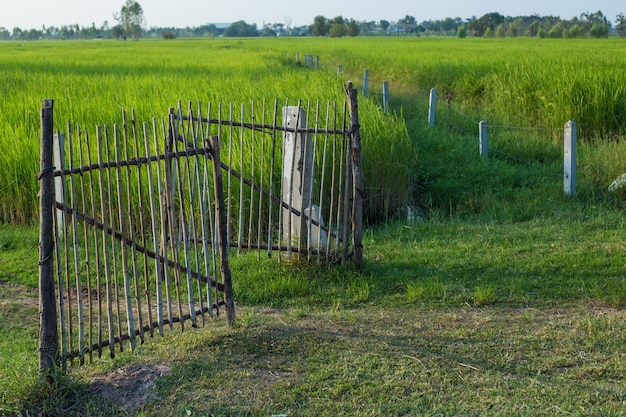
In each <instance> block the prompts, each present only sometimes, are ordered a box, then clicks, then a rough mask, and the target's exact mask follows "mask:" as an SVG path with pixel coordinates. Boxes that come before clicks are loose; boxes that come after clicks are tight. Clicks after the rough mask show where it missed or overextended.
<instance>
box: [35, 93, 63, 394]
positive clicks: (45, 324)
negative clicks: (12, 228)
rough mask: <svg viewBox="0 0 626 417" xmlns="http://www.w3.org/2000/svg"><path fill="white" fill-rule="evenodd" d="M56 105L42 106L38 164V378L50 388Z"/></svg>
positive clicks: (55, 347) (54, 343) (54, 354)
mask: <svg viewBox="0 0 626 417" xmlns="http://www.w3.org/2000/svg"><path fill="white" fill-rule="evenodd" d="M53 109H54V101H53V100H52V99H46V100H43V102H42V105H41V138H40V143H41V145H40V147H41V149H40V162H39V169H40V172H39V181H40V193H39V210H40V211H39V375H40V376H41V377H43V378H44V379H45V381H46V382H47V383H49V384H52V383H53V382H54V380H55V377H54V367H55V365H56V361H57V359H58V354H59V334H58V328H57V309H56V294H55V291H54V262H53V260H54V257H53V255H54V230H53V229H54V227H53V223H54V219H53V216H54V213H53V212H54V210H55V208H54V202H55V197H54V167H53V166H52V140H53V130H54V117H53Z"/></svg>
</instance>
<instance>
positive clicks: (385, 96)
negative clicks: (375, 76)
mask: <svg viewBox="0 0 626 417" xmlns="http://www.w3.org/2000/svg"><path fill="white" fill-rule="evenodd" d="M388 106H389V83H388V82H387V81H383V112H385V113H387V107H388Z"/></svg>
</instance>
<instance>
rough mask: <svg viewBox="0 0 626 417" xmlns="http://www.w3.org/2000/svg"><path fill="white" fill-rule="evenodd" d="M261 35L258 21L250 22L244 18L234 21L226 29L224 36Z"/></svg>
mask: <svg viewBox="0 0 626 417" xmlns="http://www.w3.org/2000/svg"><path fill="white" fill-rule="evenodd" d="M255 36H259V31H258V30H257V28H256V23H252V24H248V23H246V22H245V21H244V20H239V21H238V22H235V23H233V24H232V25H230V26H229V27H227V28H226V30H224V37H255Z"/></svg>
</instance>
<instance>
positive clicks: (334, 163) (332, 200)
mask: <svg viewBox="0 0 626 417" xmlns="http://www.w3.org/2000/svg"><path fill="white" fill-rule="evenodd" d="M333 129H334V130H337V103H336V102H335V103H334V104H333ZM332 147H333V150H332V163H331V168H330V169H331V171H330V204H329V205H328V212H329V214H328V239H326V254H327V256H326V260H327V261H328V260H329V259H328V254H329V253H330V243H331V240H332V230H333V220H334V219H333V215H334V214H335V210H334V207H335V183H336V171H337V134H336V133H333V136H332ZM335 233H338V230H337V231H336V232H335Z"/></svg>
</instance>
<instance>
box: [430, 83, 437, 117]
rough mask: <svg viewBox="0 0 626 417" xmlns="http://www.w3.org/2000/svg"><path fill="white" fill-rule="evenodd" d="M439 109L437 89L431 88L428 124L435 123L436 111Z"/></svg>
mask: <svg viewBox="0 0 626 417" xmlns="http://www.w3.org/2000/svg"><path fill="white" fill-rule="evenodd" d="M436 111H437V90H436V89H434V88H431V89H430V99H429V101H428V125H429V126H434V125H435V113H436Z"/></svg>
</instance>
